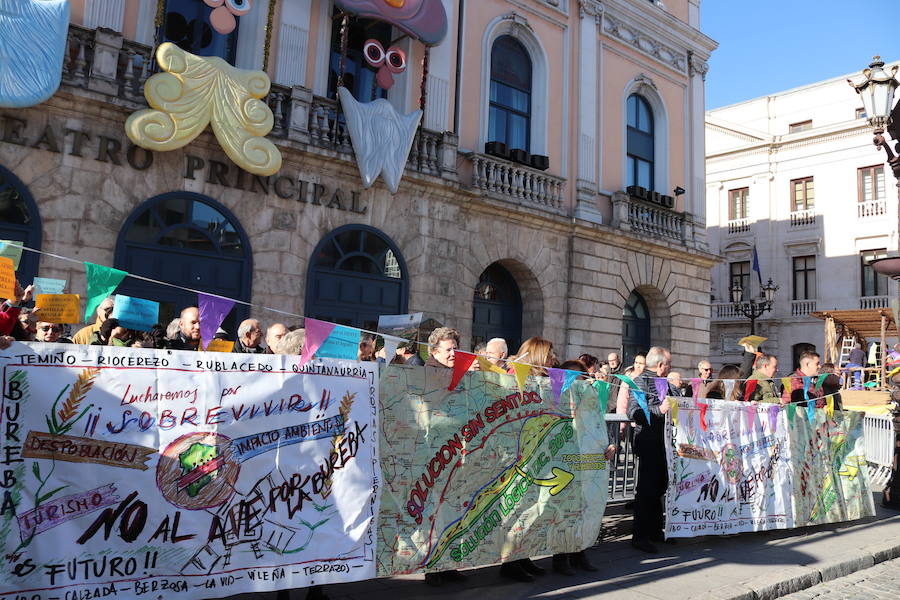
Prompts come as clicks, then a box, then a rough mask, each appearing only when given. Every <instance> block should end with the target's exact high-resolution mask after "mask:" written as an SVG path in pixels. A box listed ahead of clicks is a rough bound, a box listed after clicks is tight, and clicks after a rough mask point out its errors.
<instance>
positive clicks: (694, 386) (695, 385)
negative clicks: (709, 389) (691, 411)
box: [691, 377, 703, 404]
mask: <svg viewBox="0 0 900 600" xmlns="http://www.w3.org/2000/svg"><path fill="white" fill-rule="evenodd" d="M702 384H703V381H702V380H701V379H700V378H699V377H692V378H691V390H692V392H693V397H694V404H697V398H698V397H699V396H700V386H701V385H702Z"/></svg>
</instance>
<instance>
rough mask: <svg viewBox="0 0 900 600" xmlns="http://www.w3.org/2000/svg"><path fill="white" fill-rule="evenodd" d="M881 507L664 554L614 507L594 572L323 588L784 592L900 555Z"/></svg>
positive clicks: (365, 599)
mask: <svg viewBox="0 0 900 600" xmlns="http://www.w3.org/2000/svg"><path fill="white" fill-rule="evenodd" d="M880 503H881V494H880V493H876V494H875V504H876V507H877V509H878V510H877V515H876V516H875V517H872V518H868V519H863V520H860V521H855V522H853V523H845V524H836V525H834V524H833V525H824V526H818V527H811V528H806V529H795V530H791V531H780V532H763V533H745V534H741V535H739V536H733V537H728V538H719V537H704V538H690V539H684V540H678V543H677V544H676V545H669V544H659V545H658V546H659V548H660V554H658V555H648V554H644V553H642V552H638V551H637V550H635V549H633V548H632V547H631V545H630V544H629V540H630V529H631V515H630V513H628V512H627V511H624V510H622V509H621V508H620V507H618V508H619V509H618V510H616V508H617V507H611V508H610V512H612V514H608V515H607V517H605V518H604V534H603V542H602V543H601V544H599V545H598V546H596V547H594V548H593V549H590V550H588V555H589V556H590V558H591V561H592V562H593V563H594V565H595V566H597V567H598V568H599V569H600V571H599V572H597V573H582V572H579V574H578V575H576V576H574V577H563V576H560V575H556V574H554V573H552V572H549V571H550V559H549V558H544V559H541V560H539V561H537V563H538V564H539V565H541V566H542V567H544V568H546V569H547V570H548V574H547V575H544V576H542V577H539V578H538V579H537V581H536V582H535V583H532V584H524V583H513V582H508V581H506V580H504V579H501V578H500V577H499V575H498V573H497V568H496V567H486V568H483V569H478V570H475V571H467V573H468V575H469V580H468V581H467V582H466V583H462V584H447V585H445V586H444V587H441V588H431V587H427V586H426V585H425V584H424V583H423V578H422V576H404V577H393V578H390V579H379V580H372V581H366V582H360V583H352V584H345V585H338V586H328V587H327V590H326V591H327V593H328V596H329V597H330V598H331V599H332V600H414V599H419V598H422V599H425V598H427V599H429V600H463V599H465V600H473V599H477V600H495V599H496V600H500V599H503V600H506V599H512V598H547V599H554V600H561V599H569V598H585V599H586V598H597V599H601V598H603V599H607V598H608V599H616V600H657V599H658V600H679V599H682V598H684V599H687V598H691V599H713V598H716V599H722V600H726V599H735V600H738V599H740V600H756V599H764V598H778V597H780V596H783V595H785V594H789V593H792V592H796V591H799V590H802V589H805V588H808V587H810V586H812V585H815V584H817V583H820V582H822V581H829V580H831V579H834V578H836V577H841V576H843V575H847V574H849V573H853V572H855V571H858V570H860V569H865V568H867V567H871V566H872V565H873V564H877V563H880V562H883V561H885V560H890V559H892V558H896V557H898V556H900V513H898V512H896V511H888V510H886V509H883V508H881V506H880ZM253 596H254V595H252V594H251V595H247V596H245V598H249V597H253ZM257 597H261V595H260V596H257ZM304 597H305V592H303V591H300V590H297V591H295V592H293V593H292V594H291V600H302V599H303V598H304Z"/></svg>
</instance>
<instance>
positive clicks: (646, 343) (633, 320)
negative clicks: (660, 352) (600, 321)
mask: <svg viewBox="0 0 900 600" xmlns="http://www.w3.org/2000/svg"><path fill="white" fill-rule="evenodd" d="M651 325H652V323H651V320H650V308H649V307H648V306H647V302H646V301H645V300H644V298H643V296H641V295H640V294H638V293H637V292H634V291H633V292H631V294H630V295H629V296H628V300H626V301H625V307H624V308H623V309H622V361H623V364H626V365H630V364H632V363H633V362H634V357H635V355H637V354H643V353H645V352H647V350H649V349H650V332H651Z"/></svg>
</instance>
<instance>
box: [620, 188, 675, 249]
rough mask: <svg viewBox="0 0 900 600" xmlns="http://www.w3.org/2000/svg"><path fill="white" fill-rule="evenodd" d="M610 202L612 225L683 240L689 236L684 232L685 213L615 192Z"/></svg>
mask: <svg viewBox="0 0 900 600" xmlns="http://www.w3.org/2000/svg"><path fill="white" fill-rule="evenodd" d="M612 202H613V226H614V227H619V228H620V229H623V230H625V231H632V232H635V233H638V234H643V235H647V236H650V237H652V238H654V239H666V240H669V241H674V242H678V243H682V244H683V243H685V241H686V240H688V239H690V238H692V236H690V235H688V234H687V231H686V229H687V225H688V223H687V216H686V215H685V213H682V212H675V211H674V210H672V209H670V208H664V207H662V206H660V205H658V204H654V203H652V202H647V201H645V200H642V199H639V198H635V197H633V196H629V195H628V194H627V193H624V192H615V193H614V194H613V198H612Z"/></svg>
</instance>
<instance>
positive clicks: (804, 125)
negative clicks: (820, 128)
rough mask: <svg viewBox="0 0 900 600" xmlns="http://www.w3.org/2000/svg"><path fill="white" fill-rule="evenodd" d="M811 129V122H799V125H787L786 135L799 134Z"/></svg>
mask: <svg viewBox="0 0 900 600" xmlns="http://www.w3.org/2000/svg"><path fill="white" fill-rule="evenodd" d="M810 129H812V120H809V121H800V122H799V123H791V124H790V125H788V133H800V132H801V131H808V130H810Z"/></svg>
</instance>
